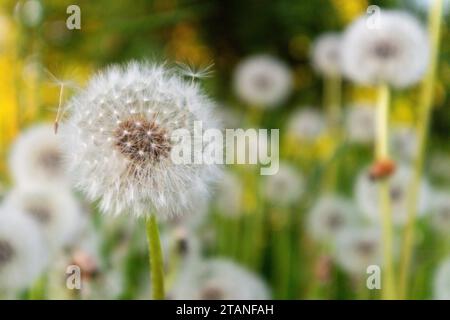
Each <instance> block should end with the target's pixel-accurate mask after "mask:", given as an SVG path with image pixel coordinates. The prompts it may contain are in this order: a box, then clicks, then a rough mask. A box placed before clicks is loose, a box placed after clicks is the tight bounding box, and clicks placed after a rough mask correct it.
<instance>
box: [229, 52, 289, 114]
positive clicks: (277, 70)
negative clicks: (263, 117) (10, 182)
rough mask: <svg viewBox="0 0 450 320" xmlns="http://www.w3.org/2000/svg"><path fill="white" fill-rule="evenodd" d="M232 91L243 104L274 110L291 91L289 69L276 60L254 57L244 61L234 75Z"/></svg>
mask: <svg viewBox="0 0 450 320" xmlns="http://www.w3.org/2000/svg"><path fill="white" fill-rule="evenodd" d="M233 81H234V83H233V85H234V90H235V92H236V94H237V95H238V97H239V98H240V99H242V101H244V102H245V103H248V104H250V105H252V106H255V107H260V108H274V107H276V106H278V105H280V104H281V103H282V102H284V101H285V100H286V99H287V97H288V95H289V94H290V92H291V89H292V75H291V71H290V70H289V68H288V67H287V66H286V65H285V64H284V63H283V62H282V61H280V60H278V59H277V58H274V57H272V56H269V55H256V56H251V57H248V58H246V59H244V60H243V61H242V62H241V63H239V65H238V66H237V67H236V70H235V73H234V80H233Z"/></svg>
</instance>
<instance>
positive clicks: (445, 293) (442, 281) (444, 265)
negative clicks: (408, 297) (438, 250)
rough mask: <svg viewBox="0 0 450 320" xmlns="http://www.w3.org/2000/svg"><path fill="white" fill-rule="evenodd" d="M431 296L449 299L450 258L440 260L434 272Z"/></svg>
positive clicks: (437, 298) (438, 298)
mask: <svg viewBox="0 0 450 320" xmlns="http://www.w3.org/2000/svg"><path fill="white" fill-rule="evenodd" d="M433 298H434V299H436V300H449V299H450V258H447V259H445V260H444V261H442V262H441V264H440V265H439V267H438V268H437V270H436V272H435V275H434V279H433Z"/></svg>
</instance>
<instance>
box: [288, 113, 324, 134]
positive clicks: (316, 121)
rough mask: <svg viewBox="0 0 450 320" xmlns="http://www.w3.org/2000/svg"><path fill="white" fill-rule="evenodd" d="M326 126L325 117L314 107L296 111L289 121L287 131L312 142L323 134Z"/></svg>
mask: <svg viewBox="0 0 450 320" xmlns="http://www.w3.org/2000/svg"><path fill="white" fill-rule="evenodd" d="M325 128H326V125H325V117H324V116H323V114H322V113H320V112H319V111H317V110H315V109H313V108H312V107H304V108H300V109H298V110H296V111H294V113H293V114H292V115H291V116H290V118H289V120H288V123H287V131H288V133H289V134H290V135H291V136H292V137H294V138H295V139H298V140H302V141H306V142H311V143H312V142H314V141H316V139H318V138H319V137H320V135H321V134H323V132H324V131H325Z"/></svg>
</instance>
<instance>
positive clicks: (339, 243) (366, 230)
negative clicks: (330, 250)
mask: <svg viewBox="0 0 450 320" xmlns="http://www.w3.org/2000/svg"><path fill="white" fill-rule="evenodd" d="M381 247H382V242H381V234H380V230H378V229H377V228H374V227H361V226H354V227H351V228H347V229H344V230H342V231H341V232H340V233H339V234H338V237H337V240H336V249H335V258H336V262H337V263H338V264H339V266H341V267H342V269H344V270H345V271H347V272H349V273H350V274H353V275H355V276H363V275H365V274H366V272H367V267H368V266H370V265H377V266H380V265H381V263H382V254H381V252H382V251H381Z"/></svg>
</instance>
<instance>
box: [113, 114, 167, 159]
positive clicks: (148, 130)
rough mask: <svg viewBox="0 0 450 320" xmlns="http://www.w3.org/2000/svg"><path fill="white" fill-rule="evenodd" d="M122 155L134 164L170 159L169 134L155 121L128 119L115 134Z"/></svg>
mask: <svg viewBox="0 0 450 320" xmlns="http://www.w3.org/2000/svg"><path fill="white" fill-rule="evenodd" d="M114 136H115V145H116V147H117V148H118V149H119V151H120V153H121V154H123V155H124V156H125V157H127V158H128V159H129V160H131V161H133V162H145V161H160V160H161V159H162V158H166V157H168V155H169V153H170V150H171V144H170V140H169V138H168V135H167V132H166V130H165V129H164V128H162V127H161V126H160V125H159V124H158V123H157V122H156V121H155V120H154V119H152V120H147V119H145V118H144V117H136V118H132V119H128V120H126V121H123V122H121V123H120V124H119V126H118V127H117V129H116V130H115V132H114Z"/></svg>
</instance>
